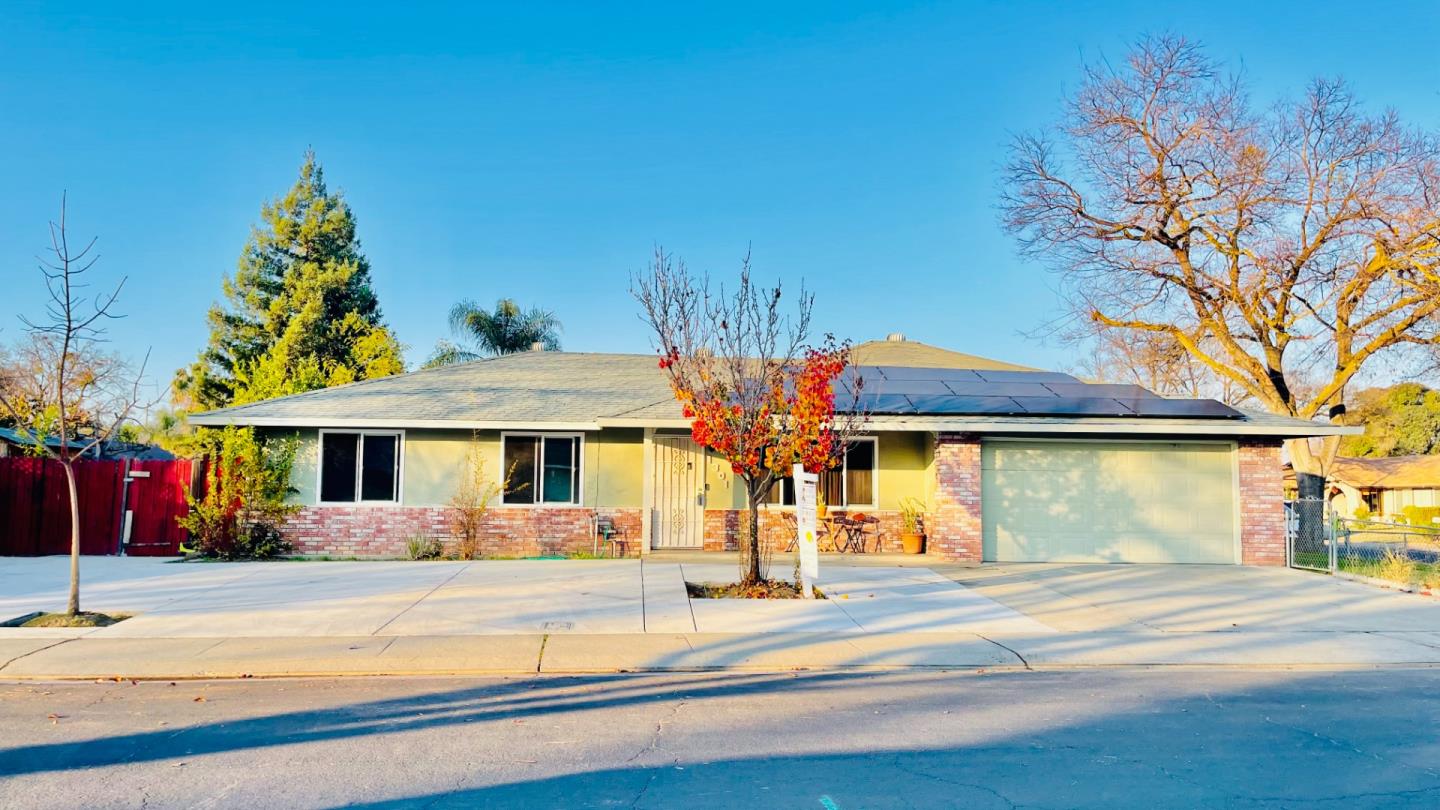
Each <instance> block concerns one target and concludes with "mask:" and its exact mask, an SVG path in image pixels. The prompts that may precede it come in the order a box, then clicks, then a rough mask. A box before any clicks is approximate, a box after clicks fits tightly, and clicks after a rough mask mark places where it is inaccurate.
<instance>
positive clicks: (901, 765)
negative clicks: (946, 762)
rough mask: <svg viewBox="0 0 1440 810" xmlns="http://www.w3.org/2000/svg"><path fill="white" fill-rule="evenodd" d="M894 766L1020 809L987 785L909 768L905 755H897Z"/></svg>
mask: <svg viewBox="0 0 1440 810" xmlns="http://www.w3.org/2000/svg"><path fill="white" fill-rule="evenodd" d="M892 765H893V766H894V768H895V770H897V771H900V772H901V773H908V774H910V775H911V776H919V777H921V778H924V779H930V780H932V781H935V782H939V783H941V784H944V785H953V786H955V787H963V788H970V789H971V790H978V791H980V792H981V793H988V794H990V795H991V796H994V797H995V798H997V799H999V800H1000V801H1002V802H1004V803H1005V806H1006V807H1008V808H1010V810H1017V808H1019V807H1020V805H1018V804H1016V803H1015V801H1014V800H1013V799H1011V798H1010V797H1008V796H1006V795H1005V794H1003V793H1001V792H1000V791H998V790H996V789H994V788H992V787H987V786H985V785H977V784H974V783H972V782H961V781H959V780H957V779H947V778H945V777H943V776H939V775H937V774H933V773H930V772H929V771H919V770H915V769H914V768H908V767H906V766H905V761H904V755H903V754H896V755H895V757H894V759H893V760H892Z"/></svg>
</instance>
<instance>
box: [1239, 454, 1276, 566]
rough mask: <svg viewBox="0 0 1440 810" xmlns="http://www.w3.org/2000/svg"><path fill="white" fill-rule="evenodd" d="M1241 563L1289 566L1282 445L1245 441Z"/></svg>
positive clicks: (1242, 456)
mask: <svg viewBox="0 0 1440 810" xmlns="http://www.w3.org/2000/svg"><path fill="white" fill-rule="evenodd" d="M1239 454H1240V458H1239V465H1240V561H1241V562H1242V563H1244V564H1245V565H1284V564H1285V482H1284V479H1283V472H1284V471H1283V470H1282V468H1281V466H1280V443H1279V442H1243V441H1242V442H1241V443H1240V450H1239Z"/></svg>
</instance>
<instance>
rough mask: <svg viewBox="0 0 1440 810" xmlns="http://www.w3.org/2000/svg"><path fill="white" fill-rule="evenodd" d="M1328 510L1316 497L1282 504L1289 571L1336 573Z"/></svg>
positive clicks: (1323, 502)
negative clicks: (1306, 570) (1291, 569)
mask: <svg viewBox="0 0 1440 810" xmlns="http://www.w3.org/2000/svg"><path fill="white" fill-rule="evenodd" d="M1328 512H1329V510H1328V509H1327V508H1326V504H1325V501H1323V500H1321V499H1319V498H1300V499H1296V500H1293V501H1286V502H1285V549H1286V559H1287V561H1288V562H1289V563H1290V567H1291V568H1305V569H1308V570H1311V571H1328V572H1333V571H1334V570H1335V559H1334V551H1335V544H1334V543H1332V542H1331V541H1330V540H1331V528H1332V527H1331V525H1330V516H1329V513H1328Z"/></svg>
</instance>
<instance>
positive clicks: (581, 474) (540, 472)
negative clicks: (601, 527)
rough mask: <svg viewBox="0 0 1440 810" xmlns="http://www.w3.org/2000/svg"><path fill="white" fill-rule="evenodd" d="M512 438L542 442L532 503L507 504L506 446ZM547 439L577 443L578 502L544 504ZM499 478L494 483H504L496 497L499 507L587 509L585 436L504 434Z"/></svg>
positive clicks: (579, 433)
mask: <svg viewBox="0 0 1440 810" xmlns="http://www.w3.org/2000/svg"><path fill="white" fill-rule="evenodd" d="M511 436H515V437H523V438H531V439H539V440H540V441H539V442H537V444H536V447H537V448H539V449H538V451H537V455H536V459H535V478H534V479H532V480H531V481H530V487H531V490H530V491H531V492H533V493H535V500H534V501H532V502H531V503H507V502H506V500H505V489H504V487H503V484H504V482H505V475H506V473H507V472H508V471H507V470H506V469H505V442H507V441H508V440H509V439H510V437H511ZM545 439H574V440H575V498H574V500H570V501H546V500H543V498H544V495H545V492H544V489H543V480H544V476H545ZM499 463H500V474H499V475H498V476H496V478H495V480H496V481H499V482H501V484H502V487H501V489H500V494H499V495H498V496H497V498H498V500H499V504H498V505H499V506H502V507H505V508H507V509H545V508H552V509H554V508H559V509H565V508H569V507H575V506H584V505H585V434H584V432H582V431H547V430H502V431H500V462H499Z"/></svg>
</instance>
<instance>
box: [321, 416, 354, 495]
mask: <svg viewBox="0 0 1440 810" xmlns="http://www.w3.org/2000/svg"><path fill="white" fill-rule="evenodd" d="M359 450H360V434H358V433H322V434H321V435H320V500H322V501H338V502H347V501H354V500H355V459H356V458H357V457H358V456H359Z"/></svg>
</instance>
